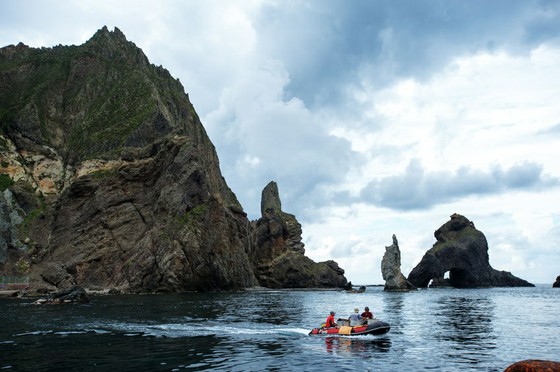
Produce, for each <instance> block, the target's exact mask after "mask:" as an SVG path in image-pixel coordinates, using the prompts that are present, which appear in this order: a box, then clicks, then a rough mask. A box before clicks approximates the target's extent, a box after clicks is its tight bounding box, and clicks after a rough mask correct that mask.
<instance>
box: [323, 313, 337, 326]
mask: <svg viewBox="0 0 560 372" xmlns="http://www.w3.org/2000/svg"><path fill="white" fill-rule="evenodd" d="M335 314H336V313H335V312H334V311H331V313H330V314H329V316H328V317H327V320H326V321H325V328H332V327H338V324H336V322H335V321H334V316H335Z"/></svg>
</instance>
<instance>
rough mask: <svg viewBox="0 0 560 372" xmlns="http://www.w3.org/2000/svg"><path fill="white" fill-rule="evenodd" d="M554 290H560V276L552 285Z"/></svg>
mask: <svg viewBox="0 0 560 372" xmlns="http://www.w3.org/2000/svg"><path fill="white" fill-rule="evenodd" d="M552 288H560V275H558V276H557V277H556V281H555V282H554V283H552Z"/></svg>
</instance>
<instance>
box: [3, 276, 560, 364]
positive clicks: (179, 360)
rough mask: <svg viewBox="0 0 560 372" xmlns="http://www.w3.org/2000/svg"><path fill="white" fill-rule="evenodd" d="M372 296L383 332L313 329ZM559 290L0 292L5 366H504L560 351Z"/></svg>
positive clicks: (555, 356)
mask: <svg viewBox="0 0 560 372" xmlns="http://www.w3.org/2000/svg"><path fill="white" fill-rule="evenodd" d="M356 306H358V307H359V308H360V310H363V307H364V306H369V307H370V309H371V310H372V311H373V312H374V314H375V315H376V316H377V317H378V318H380V319H382V320H385V321H387V322H388V323H390V325H391V330H390V331H389V333H387V334H386V335H383V336H359V337H348V336H345V337H326V336H308V332H309V331H310V329H311V328H313V327H314V326H317V325H318V324H319V323H321V322H323V321H324V319H325V318H326V316H327V314H328V312H329V310H331V309H333V310H334V311H336V312H337V317H338V316H344V317H346V316H348V315H349V314H350V313H351V312H352V310H353V308H354V307H356ZM559 310H560V289H553V288H551V286H549V285H547V286H537V287H536V288H493V289H470V290H465V289H428V290H421V291H416V292H412V293H385V292H383V290H382V288H380V287H368V289H367V291H366V292H365V293H346V292H340V291H272V290H270V291H248V292H239V293H212V294H198V293H193V294H181V295H135V296H133V295H123V296H99V297H92V301H91V303H90V304H87V305H67V306H37V305H33V304H32V301H31V300H17V299H6V298H2V299H0V369H7V370H16V371H46V370H53V371H54V370H78V371H89V370H114V371H124V370H126V371H128V370H131V371H132V370H145V371H158V370H162V371H178V370H185V369H186V370H228V371H230V370H233V371H257V370H282V371H286V370H298V371H299V370H305V371H331V370H350V369H351V370H366V371H418V370H434V371H459V370H462V371H468V370H473V371H503V370H504V368H506V367H507V366H508V365H509V364H511V363H513V362H515V361H519V360H523V359H529V358H536V359H549V360H556V361H560V312H559Z"/></svg>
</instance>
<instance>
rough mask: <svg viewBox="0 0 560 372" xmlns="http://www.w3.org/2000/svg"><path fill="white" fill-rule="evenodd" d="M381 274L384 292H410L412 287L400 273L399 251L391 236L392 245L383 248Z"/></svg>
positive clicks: (396, 242) (397, 244) (397, 243)
mask: <svg viewBox="0 0 560 372" xmlns="http://www.w3.org/2000/svg"><path fill="white" fill-rule="evenodd" d="M381 274H382V275H383V280H385V288H384V290H385V291H410V290H412V289H415V287H414V285H412V283H410V282H409V281H408V280H406V278H405V276H404V275H403V274H402V272H401V251H400V249H399V242H398V241H397V237H396V236H395V235H394V234H393V244H391V245H390V246H388V247H385V254H384V255H383V260H382V261H381Z"/></svg>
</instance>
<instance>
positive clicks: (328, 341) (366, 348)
mask: <svg viewBox="0 0 560 372" xmlns="http://www.w3.org/2000/svg"><path fill="white" fill-rule="evenodd" d="M325 346H326V350H327V352H328V353H335V354H346V353H350V354H356V355H370V354H369V352H372V351H375V352H388V351H389V349H390V348H391V340H390V339H389V338H388V337H383V338H373V337H367V336H364V337H344V336H333V337H326V338H325Z"/></svg>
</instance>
